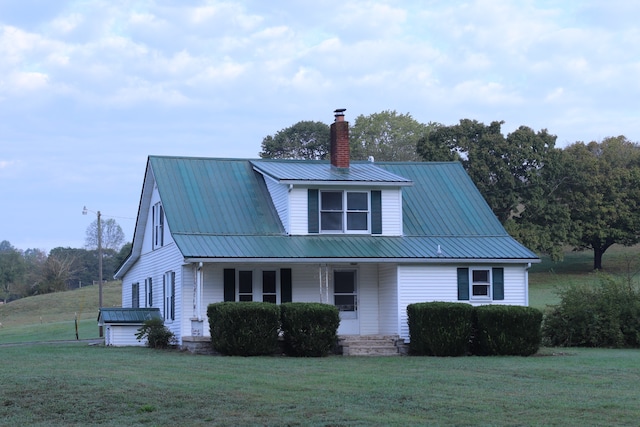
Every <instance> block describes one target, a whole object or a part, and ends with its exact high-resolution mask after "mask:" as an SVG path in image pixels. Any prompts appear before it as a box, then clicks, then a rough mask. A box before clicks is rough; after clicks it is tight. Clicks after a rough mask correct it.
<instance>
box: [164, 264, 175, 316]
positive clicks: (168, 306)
mask: <svg viewBox="0 0 640 427" xmlns="http://www.w3.org/2000/svg"><path fill="white" fill-rule="evenodd" d="M162 285H163V286H162V287H163V313H162V315H163V316H164V320H165V322H168V323H171V322H173V321H174V320H175V319H176V273H175V271H167V272H166V273H164V275H163V276H162Z"/></svg>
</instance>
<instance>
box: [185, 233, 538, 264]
mask: <svg viewBox="0 0 640 427" xmlns="http://www.w3.org/2000/svg"><path fill="white" fill-rule="evenodd" d="M173 237H174V240H175V242H176V244H177V245H178V247H179V248H180V251H181V252H182V254H183V256H184V257H185V259H194V260H195V259H199V260H203V261H206V260H210V261H215V260H219V261H222V260H229V261H232V260H248V259H254V260H256V261H257V260H261V261H264V262H268V261H270V260H272V261H276V260H283V261H284V260H286V261H291V262H299V261H311V262H320V261H323V260H343V261H346V262H349V261H351V262H355V261H360V262H367V261H369V262H374V261H375V262H418V261H419V262H425V261H433V262H447V260H449V261H453V260H457V261H460V260H470V261H471V260H478V261H479V260H492V261H499V260H503V261H504V262H513V261H518V262H537V261H539V259H538V257H537V256H536V254H534V253H533V252H531V251H530V250H529V249H527V248H526V247H524V246H522V245H521V244H520V243H518V242H517V241H516V240H514V239H513V238H511V237H510V236H465V237H463V236H460V237H448V236H433V237H415V236H402V237H383V236H338V235H331V236H329V235H321V236H220V235H185V234H174V236H173Z"/></svg>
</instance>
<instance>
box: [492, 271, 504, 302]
mask: <svg viewBox="0 0 640 427" xmlns="http://www.w3.org/2000/svg"><path fill="white" fill-rule="evenodd" d="M492 285H493V286H492V287H493V299H494V300H503V299H504V268H498V267H497V268H494V269H493V284H492Z"/></svg>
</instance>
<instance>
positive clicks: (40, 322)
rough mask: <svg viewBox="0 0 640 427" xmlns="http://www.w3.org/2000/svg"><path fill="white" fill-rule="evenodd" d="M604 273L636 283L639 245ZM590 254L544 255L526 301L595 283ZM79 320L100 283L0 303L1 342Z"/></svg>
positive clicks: (70, 331) (118, 288)
mask: <svg viewBox="0 0 640 427" xmlns="http://www.w3.org/2000/svg"><path fill="white" fill-rule="evenodd" d="M603 266H604V268H605V272H606V273H608V274H613V275H616V276H620V277H623V278H631V277H633V279H634V280H636V282H637V277H636V276H637V274H636V273H638V272H640V246H634V247H624V246H613V247H612V248H610V249H609V250H608V251H607V252H606V253H605V255H604V258H603ZM592 268H593V253H592V252H590V251H584V252H567V253H566V254H565V257H564V260H563V261H562V262H552V261H550V260H549V259H548V258H543V260H542V263H540V264H535V265H533V266H532V267H531V270H530V275H529V304H530V305H531V306H532V307H536V308H540V309H544V308H545V307H546V306H547V305H550V304H556V303H557V302H558V296H557V290H558V289H560V288H562V287H564V286H568V285H572V284H595V283H598V280H599V274H601V273H594V272H593V270H592ZM102 297H103V305H104V306H105V307H118V306H120V305H121V299H122V285H121V283H120V282H109V283H107V284H105V285H104V286H103V295H102ZM76 313H77V316H78V319H79V338H80V339H90V338H98V324H97V318H98V287H97V286H87V287H84V288H80V289H75V290H72V291H67V292H57V293H53V294H46V295H38V296H34V297H29V298H23V299H20V300H17V301H13V302H11V303H9V304H5V305H0V323H2V327H1V328H0V344H1V343H18V342H29V341H49V340H74V339H75V338H76V336H75V321H74V319H75V316H76Z"/></svg>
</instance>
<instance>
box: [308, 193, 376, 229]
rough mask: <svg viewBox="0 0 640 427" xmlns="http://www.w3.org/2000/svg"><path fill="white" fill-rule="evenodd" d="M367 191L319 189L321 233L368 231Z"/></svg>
mask: <svg viewBox="0 0 640 427" xmlns="http://www.w3.org/2000/svg"><path fill="white" fill-rule="evenodd" d="M369 216H370V215H369V193H368V192H366V191H321V192H320V231H321V232H322V233H368V232H369V227H370V225H369V222H370V221H369Z"/></svg>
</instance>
